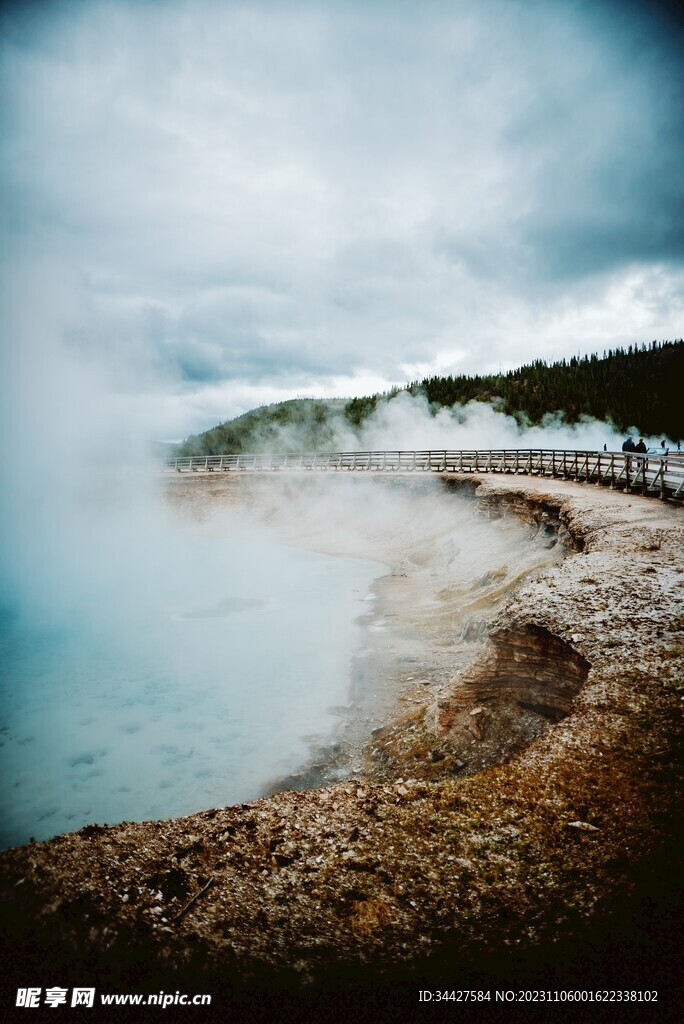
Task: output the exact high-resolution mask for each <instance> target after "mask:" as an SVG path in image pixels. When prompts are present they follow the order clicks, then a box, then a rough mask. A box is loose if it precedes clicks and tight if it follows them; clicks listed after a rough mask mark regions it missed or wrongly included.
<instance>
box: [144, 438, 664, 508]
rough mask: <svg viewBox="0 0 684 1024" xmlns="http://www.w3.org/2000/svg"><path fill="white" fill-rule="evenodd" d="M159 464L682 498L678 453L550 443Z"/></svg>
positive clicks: (205, 457) (208, 470)
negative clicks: (589, 487) (500, 478)
mask: <svg viewBox="0 0 684 1024" xmlns="http://www.w3.org/2000/svg"><path fill="white" fill-rule="evenodd" d="M164 468H165V469H166V470H175V471H176V472H179V473H182V472H192V473H197V472H202V473H211V472H233V471H251V472H273V471H276V470H309V471H330V470H334V471H338V472H339V471H356V472H362V471H365V472H383V473H413V472H433V473H511V474H522V475H532V476H542V477H556V478H559V479H562V480H575V481H579V482H583V483H594V484H602V485H604V486H606V487H612V488H620V489H622V490H624V491H627V492H628V493H641V494H646V495H652V496H654V497H658V498H662V499H666V500H673V501H684V454H675V455H670V454H668V455H635V454H634V453H631V452H630V453H626V452H595V451H567V450H563V449H553V448H548V449H547V448H509V449H492V448H489V449H482V450H479V451H439V450H432V451H375V452H304V453H299V454H267V455H264V454H261V455H242V454H241V455H203V456H187V457H185V458H172V459H167V460H166V462H165V463H164Z"/></svg>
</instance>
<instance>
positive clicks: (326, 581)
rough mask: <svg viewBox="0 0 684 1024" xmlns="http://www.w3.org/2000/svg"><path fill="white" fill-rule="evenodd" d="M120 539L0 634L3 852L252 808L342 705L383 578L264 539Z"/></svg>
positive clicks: (54, 578) (354, 564)
mask: <svg viewBox="0 0 684 1024" xmlns="http://www.w3.org/2000/svg"><path fill="white" fill-rule="evenodd" d="M123 539H124V535H119V536H118V537H117V536H115V537H114V539H113V544H112V546H111V548H109V549H107V550H106V551H103V553H102V554H101V555H100V557H99V558H98V559H96V560H95V563H96V564H95V565H93V564H92V559H91V560H89V562H88V572H87V573H84V574H79V570H78V567H76V569H75V570H72V574H71V575H70V576H69V578H68V579H67V580H66V581H65V583H64V588H65V592H64V593H63V594H60V587H59V574H56V573H54V572H53V573H52V575H51V576H50V580H48V579H47V576H49V575H50V574H49V573H48V571H47V569H46V586H45V588H43V597H44V600H43V602H42V604H40V605H39V606H38V605H36V602H35V600H34V601H33V602H32V600H31V595H29V598H28V602H26V601H25V602H24V604H23V606H21V602H19V604H18V606H17V608H14V609H11V608H8V609H6V611H5V612H4V613H3V615H2V617H1V618H0V659H1V668H2V674H1V682H0V699H1V706H2V724H1V726H0V729H1V733H0V778H1V779H2V781H1V783H0V823H1V824H0V841H1V844H2V846H13V845H18V844H21V843H25V842H27V841H28V840H29V839H30V837H35V838H36V839H38V840H41V839H46V838H49V837H51V836H53V835H56V834H58V833H62V832H67V831H73V830H75V829H78V828H80V827H82V826H83V825H85V824H87V823H90V822H99V823H104V822H108V823H109V824H113V823H115V822H118V821H124V820H144V819H147V818H164V817H172V816H176V815H181V814H186V813H190V812H193V811H198V810H201V809H203V808H207V807H211V806H222V805H225V804H228V803H235V802H240V801H243V800H247V799H251V798H253V797H255V796H257V795H258V794H259V792H260V791H261V790H262V789H263V787H264V786H265V785H266V784H267V783H268V782H269V781H272V780H273V779H275V778H277V777H278V776H281V775H284V774H286V773H288V772H291V771H293V770H294V769H295V768H297V766H298V765H300V764H301V763H302V762H303V761H304V760H306V758H307V756H308V754H309V751H310V745H311V744H313V743H315V742H317V741H321V740H325V738H326V736H328V735H329V734H330V732H331V731H332V729H333V728H334V725H335V722H336V719H335V716H334V714H333V712H332V711H331V707H332V706H334V705H340V704H342V705H344V704H346V702H347V700H348V687H349V672H350V662H351V658H352V656H353V653H354V651H355V649H356V648H357V647H358V645H359V644H360V642H361V630H360V627H359V625H357V624H356V623H355V620H356V619H357V618H358V617H359V615H361V614H362V612H363V611H364V606H363V602H364V600H365V598H366V596H367V593H368V588H369V586H370V583H371V581H372V579H373V578H374V577H376V576H377V575H378V567H377V566H376V565H374V564H372V563H368V562H363V561H359V560H354V559H342V558H333V557H328V556H324V555H317V554H312V553H309V552H304V551H298V550H293V549H289V548H287V547H285V546H283V545H282V544H280V543H278V542H276V541H275V540H274V539H273V538H272V537H271V536H270V535H268V534H263V535H262V534H260V533H255V532H254V531H247V532H244V533H243V532H239V533H234V534H232V535H227V536H225V537H206V536H202V535H198V534H192V533H186V534H184V535H183V537H182V538H179V537H174V538H170V537H169V536H164V537H163V538H162V539H161V540H158V541H157V542H154V541H151V540H150V538H146V541H145V543H142V544H141V543H137V544H133V546H132V549H131V545H130V544H128V545H126V551H124V550H123V547H122V540H123ZM148 541H149V543H148ZM172 541H173V542H172ZM57 567H58V568H59V560H57ZM36 578H37V579H38V581H39V580H40V568H38V569H36V570H35V571H34V584H35V580H36ZM83 579H85V580H86V582H85V584H84V583H83ZM48 584H49V585H48ZM67 588H68V592H67ZM35 592H36V587H35V585H34V586H33V594H34V595H35ZM52 606H54V607H52ZM366 607H367V605H366ZM53 612H54V614H52V613H53Z"/></svg>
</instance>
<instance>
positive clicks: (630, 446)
mask: <svg viewBox="0 0 684 1024" xmlns="http://www.w3.org/2000/svg"><path fill="white" fill-rule="evenodd" d="M622 450H623V452H633V451H635V450H636V449H635V447H634V441H633V440H632V438H631V437H628V438H627V440H626V441H623V442H622Z"/></svg>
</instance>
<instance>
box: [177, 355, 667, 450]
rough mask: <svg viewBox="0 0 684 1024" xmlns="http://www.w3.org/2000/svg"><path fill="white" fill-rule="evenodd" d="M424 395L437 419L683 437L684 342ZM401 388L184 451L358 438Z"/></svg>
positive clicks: (270, 420) (261, 422) (320, 405)
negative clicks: (478, 418)
mask: <svg viewBox="0 0 684 1024" xmlns="http://www.w3.org/2000/svg"><path fill="white" fill-rule="evenodd" d="M401 390H403V391H408V392H409V393H410V394H413V395H424V396H425V397H426V398H427V400H428V402H429V405H430V409H431V410H432V411H433V412H437V411H438V410H439V409H440V408H442V407H444V406H447V407H451V406H454V405H464V404H466V403H467V402H472V401H477V402H489V403H492V404H493V405H494V406H495V407H496V408H497V409H499V410H501V411H502V412H504V413H507V414H508V415H511V416H514V417H515V418H516V419H517V420H518V421H519V422H529V423H533V424H535V423H540V422H541V421H542V420H543V418H544V416H545V415H546V414H547V413H557V414H562V416H563V417H564V419H565V421H566V422H567V423H576V422H577V421H578V420H579V419H581V418H582V417H583V416H589V417H592V418H594V419H597V420H602V421H610V422H612V423H614V424H615V426H616V427H617V428H618V430H622V431H624V430H627V429H628V428H630V427H634V428H636V429H637V430H638V431H640V432H641V433H643V434H644V435H651V436H655V435H660V434H662V435H663V436H666V437H669V438H671V439H672V440H679V439H684V342H683V341H682V340H681V339H680V340H679V341H673V342H663V343H662V344H657V343H656V342H653V343H652V344H651V345H649V346H646V345H642V346H640V347H639V346H636V345H635V346H632V345H630V346H629V348H628V349H616V350H614V351H609V352H607V353H605V354H604V355H603V356H601V357H599V356H597V355H592V356H585V357H584V358H581V359H580V358H577V357H574V356H573V357H572V358H571V359H570V360H565V359H562V360H560V361H559V362H555V363H546V362H544V361H543V360H541V359H538V360H535V362H533V363H530V364H529V365H527V366H521V367H520V368H519V369H517V370H511V371H509V372H508V373H500V374H491V375H478V374H476V375H474V376H466V375H463V376H455V377H454V376H450V377H426V378H425V379H424V380H422V381H415V382H414V383H412V384H409V385H408V386H407V387H406V388H404V389H401ZM399 393H400V391H399V390H398V389H397V390H394V391H391V392H388V393H384V394H377V395H369V396H367V397H363V398H352V399H350V400H349V401H347V402H345V401H344V400H341V399H330V400H327V401H325V400H314V399H295V400H293V401H290V402H280V403H278V404H276V405H269V406H264V407H262V408H260V409H253V410H251V411H250V412H248V413H245V414H244V415H243V416H239V417H237V418H236V419H234V420H229V421H227V422H225V423H221V424H219V425H218V426H216V427H213V428H212V429H211V430H208V431H206V432H205V433H203V434H197V435H195V436H193V437H190V438H188V439H187V440H186V441H184V442H183V443H182V444H181V445H179V446H178V453H179V454H182V455H219V454H222V453H225V452H247V451H251V452H260V451H269V450H274V446H275V447H277V448H278V450H280V451H297V450H300V451H301V450H313V449H318V450H325V449H326V448H330V447H331V446H333V447H334V446H335V445H334V441H335V438H336V436H338V435H339V433H340V428H344V429H345V432H346V433H347V434H348V433H349V432H350V431H351V433H352V435H353V434H355V433H358V432H359V431H360V430H361V429H362V428H363V425H364V423H365V422H366V420H367V419H368V418H369V417H370V416H371V415H372V414H373V412H374V411H375V410H376V408H377V406H378V404H379V403H382V402H388V401H391V400H392V399H393V398H394V397H395V396H396V395H397V394H399Z"/></svg>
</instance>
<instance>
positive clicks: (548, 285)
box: [0, 0, 684, 438]
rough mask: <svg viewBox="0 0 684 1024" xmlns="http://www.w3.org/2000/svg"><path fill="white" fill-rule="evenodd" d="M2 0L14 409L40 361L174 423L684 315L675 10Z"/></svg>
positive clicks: (171, 427) (495, 1)
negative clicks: (21, 0)
mask: <svg viewBox="0 0 684 1024" xmlns="http://www.w3.org/2000/svg"><path fill="white" fill-rule="evenodd" d="M654 12H655V13H654ZM0 17H1V23H0V24H1V28H2V43H1V51H0V60H1V64H0V74H1V79H0V95H1V103H2V115H1V116H2V125H1V129H2V130H1V132H0V176H1V181H0V185H1V203H2V218H3V228H2V241H1V258H2V270H3V274H2V289H3V295H2V300H3V301H2V314H1V315H2V320H3V334H2V346H3V354H4V357H5V360H4V366H5V373H4V377H5V380H4V386H5V387H8V385H9V389H10V390H12V391H13V392H14V395H15V398H14V400H15V401H16V393H17V392H18V393H19V394H20V396H22V397H26V396H24V395H23V394H22V388H26V386H27V381H29V382H30V381H31V380H32V378H33V376H37V377H40V376H41V374H42V379H43V381H44V384H45V386H46V388H47V387H49V386H50V383H51V381H55V382H56V384H58V385H59V391H60V399H59V401H60V402H61V401H66V402H67V403H69V404H71V405H78V403H79V402H81V401H82V400H84V397H83V392H84V391H87V392H88V393H89V394H92V393H94V392H96V391H97V388H101V389H102V390H103V393H104V392H106V393H107V394H108V395H114V396H116V400H117V405H116V408H117V410H118V415H120V417H121V418H122V420H124V419H125V420H126V421H127V422H128V423H135V424H137V426H136V429H141V430H144V431H145V432H146V433H148V434H149V435H150V436H156V437H164V438H179V437H183V436H186V435H187V434H188V433H190V432H195V431H198V430H201V429H204V428H206V427H209V426H211V425H213V424H215V423H216V422H219V421H221V420H224V419H227V418H229V417H232V416H234V415H237V414H239V413H240V412H243V411H244V410H245V409H248V408H251V407H253V406H254V405H257V404H260V403H262V402H268V401H274V400H277V399H281V398H290V397H295V396H297V395H316V396H332V395H343V396H350V395H354V394H364V393H369V392H371V391H374V390H377V389H382V388H385V387H388V386H390V385H392V384H400V385H401V384H404V383H406V382H407V381H409V380H413V379H415V378H417V377H420V376H423V375H425V374H430V373H454V372H465V373H470V372H486V371H492V370H494V371H496V370H498V369H499V368H504V369H507V368H511V367H514V366H516V365H519V364H520V363H521V362H524V361H526V360H530V359H533V358H537V357H542V358H555V357H560V356H570V355H572V354H573V353H576V352H578V351H580V352H590V351H599V352H601V351H603V349H604V348H608V347H610V346H613V345H616V344H626V343H629V342H633V341H638V342H641V341H650V340H652V339H653V338H658V339H664V338H673V337H679V336H681V334H682V332H683V330H684V316H683V312H684V124H683V120H684V118H683V114H682V111H683V109H684V108H683V100H684V88H683V86H684V72H683V70H682V68H683V67H684V65H683V62H682V56H683V53H682V40H683V36H684V25H683V23H682V21H681V20H677V16H676V15H675V14H673V13H672V11H671V10H670V9H669V8H668V5H667V4H653V3H649V4H643V5H642V4H639V3H629V2H624V0H623V2H622V3H609V2H601V0H594V2H593V3H584V2H582V0H576V2H571V0H557V2H554V0H546V2H533V0H531V2H525V0H521V2H516V0H505V2H504V0H451V2H442V3H440V2H430V0H421V2H417V0H416V2H411V0H404V2H402V0H394V2H392V3H385V2H368V0H366V2H365V3H360V2H359V3H355V2H352V0H348V2H347V0H327V2H326V0H319V2H315V0H313V2H308V3H307V2H301V3H288V2H277V3H276V2H272V3H258V2H249V3H233V2H231V0H223V2H212V0H186V2H184V0H168V2H164V0H156V2H147V3H146V2H144V0H130V2H127V0H93V2H89V0H71V2H60V0H52V2H50V3H40V2H38V0H33V2H30V3H15V4H12V3H7V2H6V3H5V4H4V5H3V7H2V14H1V15H0ZM64 367H67V368H68V369H67V370H64ZM46 368H47V369H46ZM13 374H16V375H17V377H16V381H17V382H16V385H15V382H14V381H13V380H12V375H13ZM95 380H97V382H98V383H97V386H96V385H95V384H94V383H93V382H94V381H95ZM59 408H60V406H59V403H58V404H57V406H56V414H59Z"/></svg>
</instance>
